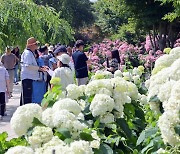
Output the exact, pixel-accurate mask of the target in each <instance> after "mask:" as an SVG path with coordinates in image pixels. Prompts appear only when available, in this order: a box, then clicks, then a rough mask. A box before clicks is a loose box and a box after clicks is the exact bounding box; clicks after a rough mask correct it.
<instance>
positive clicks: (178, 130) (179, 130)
mask: <svg viewBox="0 0 180 154" xmlns="http://www.w3.org/2000/svg"><path fill="white" fill-rule="evenodd" d="M174 130H175V132H176V134H178V135H179V136H180V124H178V125H177V126H175V127H174Z"/></svg>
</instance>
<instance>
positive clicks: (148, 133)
mask: <svg viewBox="0 0 180 154" xmlns="http://www.w3.org/2000/svg"><path fill="white" fill-rule="evenodd" d="M157 131H158V128H153V127H152V128H149V129H146V130H145V137H146V138H148V137H151V136H152V135H154V134H156V133H157Z"/></svg>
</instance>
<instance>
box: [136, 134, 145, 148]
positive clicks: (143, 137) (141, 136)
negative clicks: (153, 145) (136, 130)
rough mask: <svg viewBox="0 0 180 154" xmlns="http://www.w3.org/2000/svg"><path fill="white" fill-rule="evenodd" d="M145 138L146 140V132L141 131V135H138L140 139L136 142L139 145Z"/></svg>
mask: <svg viewBox="0 0 180 154" xmlns="http://www.w3.org/2000/svg"><path fill="white" fill-rule="evenodd" d="M144 140H145V132H144V131H142V133H141V134H140V136H139V137H138V140H137V142H136V145H137V146H138V145H139V144H141V143H142V142H143V141H144Z"/></svg>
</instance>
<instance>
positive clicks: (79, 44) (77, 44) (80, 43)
mask: <svg viewBox="0 0 180 154" xmlns="http://www.w3.org/2000/svg"><path fill="white" fill-rule="evenodd" d="M81 45H84V42H83V40H77V41H76V43H75V47H77V48H79V47H80V46H81Z"/></svg>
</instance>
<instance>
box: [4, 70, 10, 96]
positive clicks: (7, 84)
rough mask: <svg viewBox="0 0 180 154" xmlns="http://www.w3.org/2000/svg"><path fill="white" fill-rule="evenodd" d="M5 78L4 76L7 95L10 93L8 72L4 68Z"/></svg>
mask: <svg viewBox="0 0 180 154" xmlns="http://www.w3.org/2000/svg"><path fill="white" fill-rule="evenodd" d="M5 78H6V92H7V94H8V95H9V94H10V80H9V74H8V72H7V70H5Z"/></svg>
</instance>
